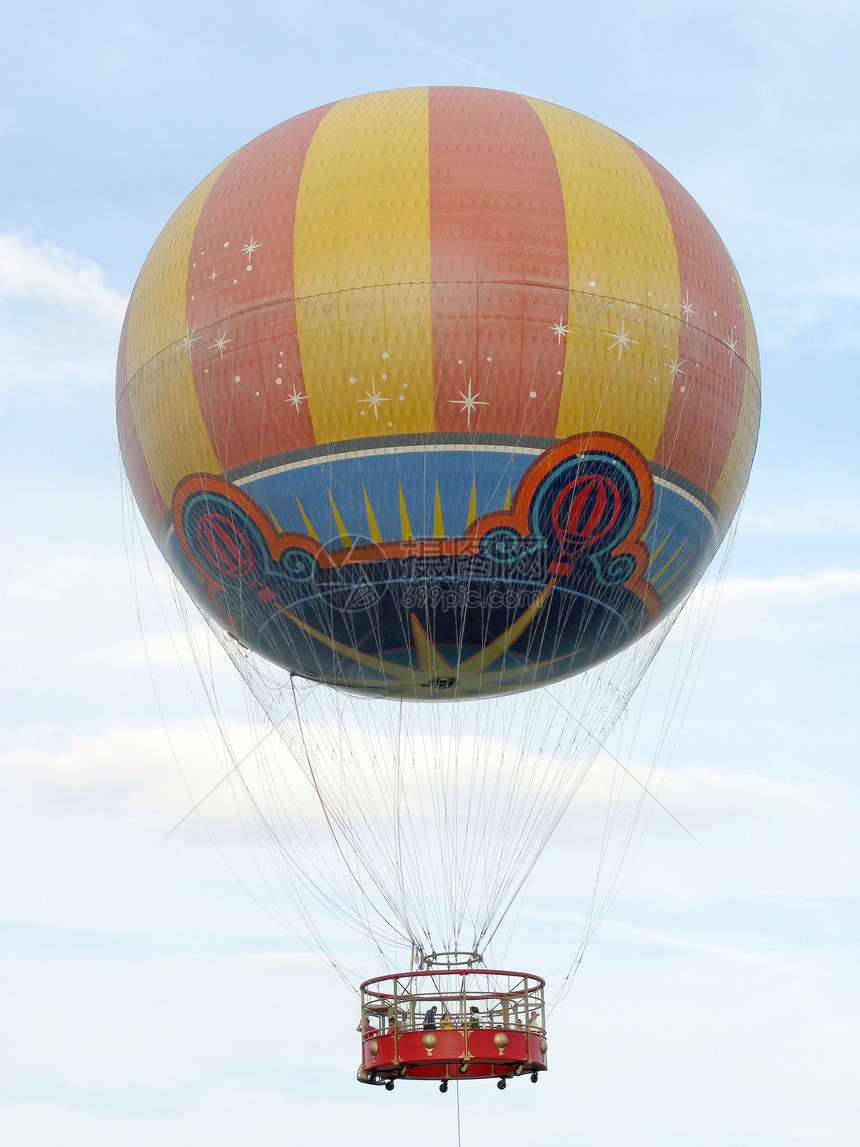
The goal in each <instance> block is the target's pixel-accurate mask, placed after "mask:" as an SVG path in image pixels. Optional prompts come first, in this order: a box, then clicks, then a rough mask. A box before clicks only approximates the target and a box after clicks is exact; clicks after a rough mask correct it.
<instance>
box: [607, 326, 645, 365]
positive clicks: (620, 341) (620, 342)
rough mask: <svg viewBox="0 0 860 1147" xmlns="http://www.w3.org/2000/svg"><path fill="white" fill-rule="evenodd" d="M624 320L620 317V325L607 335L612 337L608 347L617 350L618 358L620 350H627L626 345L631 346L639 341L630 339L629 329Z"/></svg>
mask: <svg viewBox="0 0 860 1147" xmlns="http://www.w3.org/2000/svg"><path fill="white" fill-rule="evenodd" d="M625 322H626V320H625V319H622V320H621V326H620V327H619V328H618V330H617V331H615V332H613V333H610V335H609V337H610V338H611V339H612V342H611V343H610V344H609V349H610V350H617V351H618V357H619V359H620V358H621V352H622V351H625V350H627V348H628V347H630V346H632V345H633V344H634V343H638V342H639V340H638V339H632V338H631V337H630V331H628V330H627V327H626V325H625Z"/></svg>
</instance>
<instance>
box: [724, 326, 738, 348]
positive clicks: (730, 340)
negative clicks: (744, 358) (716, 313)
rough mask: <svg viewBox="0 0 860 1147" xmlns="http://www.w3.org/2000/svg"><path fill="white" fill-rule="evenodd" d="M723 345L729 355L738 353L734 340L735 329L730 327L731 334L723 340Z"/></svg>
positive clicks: (735, 340) (736, 342) (736, 341)
mask: <svg viewBox="0 0 860 1147" xmlns="http://www.w3.org/2000/svg"><path fill="white" fill-rule="evenodd" d="M723 343H724V345H725V347H726V350H727V351H728V352H729V354H737V353H738V340H737V339H736V338H735V328H734V327H732V333H731V335H730V336H729V337H728V338H727V339H723Z"/></svg>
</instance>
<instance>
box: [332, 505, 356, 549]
mask: <svg viewBox="0 0 860 1147" xmlns="http://www.w3.org/2000/svg"><path fill="white" fill-rule="evenodd" d="M328 500H329V501H330V502H331V511H332V513H333V514H334V524H335V525H336V526H337V532H338V534H340V544H341V545H342V546H343V548H344V549H345V550H348V549H349V547H350V546H351V545H352V538H351V537H350V536H349V534H348V533H347V532H346V526H345V525H344V524H343V518H341V516H340V514H339V513H338V510H337V506H336V505H335V504H334V498H333V497H332V494H331V490H329V492H328Z"/></svg>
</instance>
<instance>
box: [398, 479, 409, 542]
mask: <svg viewBox="0 0 860 1147" xmlns="http://www.w3.org/2000/svg"><path fill="white" fill-rule="evenodd" d="M397 495H398V497H399V499H400V537H401V540H402V541H404V542H411V541H412V538H413V534H412V526H411V525H410V523H409V514H408V513H407V512H406V500H405V499H404V497H403V487H402V486H401V484H400V481H399V480H398V482H397Z"/></svg>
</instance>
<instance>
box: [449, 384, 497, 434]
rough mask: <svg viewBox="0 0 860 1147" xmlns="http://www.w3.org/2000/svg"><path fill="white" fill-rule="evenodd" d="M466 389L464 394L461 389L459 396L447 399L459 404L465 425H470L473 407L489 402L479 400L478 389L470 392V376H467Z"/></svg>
mask: <svg viewBox="0 0 860 1147" xmlns="http://www.w3.org/2000/svg"><path fill="white" fill-rule="evenodd" d="M466 390H467V393H466V394H464V393H463V391H462V390H461V391H460V397H459V398H449V399H448V401H449V402H453V403H455V404H456V403H459V404H460V413H461V414H465V415H466V425H467V426H471V425H472V413H473V411H474V410H475V408H476V407H478V406H489V405H490V404H489V402H483V401H482V400H480V399H479V398H478V395H479V394H480V393H481V392H480V390H478V391H476V392H475V393H474V394H472V379H471V376H470V377H469V385H468V386H467V387H466Z"/></svg>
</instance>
